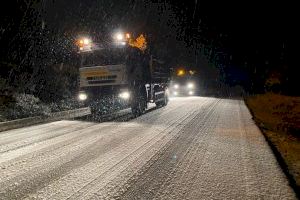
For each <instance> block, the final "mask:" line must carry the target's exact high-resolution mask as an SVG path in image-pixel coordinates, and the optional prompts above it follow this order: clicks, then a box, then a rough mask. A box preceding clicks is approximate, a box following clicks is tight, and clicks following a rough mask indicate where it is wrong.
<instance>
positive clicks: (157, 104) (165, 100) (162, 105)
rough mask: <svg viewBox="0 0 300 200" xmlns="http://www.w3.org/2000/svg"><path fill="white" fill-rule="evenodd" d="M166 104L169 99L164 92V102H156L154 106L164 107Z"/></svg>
mask: <svg viewBox="0 0 300 200" xmlns="http://www.w3.org/2000/svg"><path fill="white" fill-rule="evenodd" d="M168 102H169V97H168V95H167V93H166V91H165V92H164V100H163V101H158V102H156V103H155V104H156V106H157V107H164V106H166V105H167V104H168Z"/></svg>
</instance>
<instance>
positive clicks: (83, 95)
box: [78, 93, 87, 101]
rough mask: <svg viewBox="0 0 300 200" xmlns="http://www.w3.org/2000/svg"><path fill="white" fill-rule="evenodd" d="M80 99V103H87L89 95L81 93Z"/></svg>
mask: <svg viewBox="0 0 300 200" xmlns="http://www.w3.org/2000/svg"><path fill="white" fill-rule="evenodd" d="M78 99H79V100H80V101H85V100H86V99H87V95H86V94H85V93H80V94H79V95H78Z"/></svg>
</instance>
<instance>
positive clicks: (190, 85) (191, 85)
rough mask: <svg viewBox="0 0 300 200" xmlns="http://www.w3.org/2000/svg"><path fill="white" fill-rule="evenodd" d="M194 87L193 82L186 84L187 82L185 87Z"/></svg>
mask: <svg viewBox="0 0 300 200" xmlns="http://www.w3.org/2000/svg"><path fill="white" fill-rule="evenodd" d="M194 87H195V85H194V83H188V84H187V88H188V89H192V88H194Z"/></svg>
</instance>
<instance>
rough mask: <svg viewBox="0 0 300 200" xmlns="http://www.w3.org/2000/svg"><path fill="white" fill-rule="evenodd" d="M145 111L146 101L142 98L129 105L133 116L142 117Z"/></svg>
mask: <svg viewBox="0 0 300 200" xmlns="http://www.w3.org/2000/svg"><path fill="white" fill-rule="evenodd" d="M146 109H147V101H146V99H145V98H144V97H140V98H138V99H136V100H135V101H134V102H133V103H132V105H131V111H132V113H133V115H134V116H140V115H142V114H143V113H144V112H145V110H146Z"/></svg>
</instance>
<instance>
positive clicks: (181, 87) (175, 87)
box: [169, 68, 197, 96]
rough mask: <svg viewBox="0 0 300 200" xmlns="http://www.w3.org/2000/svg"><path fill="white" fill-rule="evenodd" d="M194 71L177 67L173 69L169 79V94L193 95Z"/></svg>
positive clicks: (194, 86)
mask: <svg viewBox="0 0 300 200" xmlns="http://www.w3.org/2000/svg"><path fill="white" fill-rule="evenodd" d="M194 73H195V71H193V70H188V71H187V70H186V69H184V68H179V69H177V70H175V71H174V73H173V75H172V77H171V81H170V87H169V88H170V95H171V96H193V95H195V94H196V92H197V90H196V85H197V84H196V81H195V78H194V76H193V75H194Z"/></svg>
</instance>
